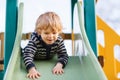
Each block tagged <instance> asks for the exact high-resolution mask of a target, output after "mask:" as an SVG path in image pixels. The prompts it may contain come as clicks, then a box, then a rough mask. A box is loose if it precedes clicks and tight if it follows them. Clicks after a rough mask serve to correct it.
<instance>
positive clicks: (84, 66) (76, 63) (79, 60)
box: [4, 3, 107, 80]
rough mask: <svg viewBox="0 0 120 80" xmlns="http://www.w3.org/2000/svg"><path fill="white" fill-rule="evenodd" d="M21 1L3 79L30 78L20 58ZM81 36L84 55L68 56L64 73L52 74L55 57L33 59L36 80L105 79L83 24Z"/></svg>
mask: <svg viewBox="0 0 120 80" xmlns="http://www.w3.org/2000/svg"><path fill="white" fill-rule="evenodd" d="M22 13H23V3H21V4H20V7H19V17H20V18H19V17H18V28H17V30H18V31H17V35H16V40H15V44H14V48H13V52H12V55H11V58H10V61H9V64H8V67H7V70H6V73H5V76H4V80H30V79H28V78H27V77H26V74H27V72H26V70H25V67H24V64H23V61H22V59H21V55H20V54H21V51H20V42H21V37H22V17H23V15H22ZM81 29H82V31H81V32H82V38H83V40H85V41H84V45H85V51H87V55H86V56H70V58H69V61H68V64H67V66H66V67H65V69H64V71H65V72H64V74H62V75H53V74H52V68H53V67H54V65H55V63H56V58H54V59H52V60H49V61H47V60H46V61H35V65H36V67H37V70H38V71H39V72H40V73H41V77H40V79H37V80H107V78H106V76H105V74H104V72H103V70H102V68H101V66H100V64H99V63H98V61H97V59H96V57H95V56H94V53H93V51H92V49H91V47H90V46H89V42H88V40H87V36H86V33H85V30H84V28H83V26H81Z"/></svg>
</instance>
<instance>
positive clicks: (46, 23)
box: [35, 12, 63, 33]
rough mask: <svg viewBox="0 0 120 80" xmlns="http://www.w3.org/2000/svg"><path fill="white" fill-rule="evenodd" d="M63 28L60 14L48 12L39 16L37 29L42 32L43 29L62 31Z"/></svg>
mask: <svg viewBox="0 0 120 80" xmlns="http://www.w3.org/2000/svg"><path fill="white" fill-rule="evenodd" d="M62 28H63V27H62V24H61V20H60V18H59V16H58V15H57V14H56V13H54V12H46V13H44V14H42V15H40V16H39V17H38V19H37V21H36V27H35V31H36V32H38V33H40V32H41V30H43V29H44V30H47V29H51V31H57V32H59V33H61V32H62Z"/></svg>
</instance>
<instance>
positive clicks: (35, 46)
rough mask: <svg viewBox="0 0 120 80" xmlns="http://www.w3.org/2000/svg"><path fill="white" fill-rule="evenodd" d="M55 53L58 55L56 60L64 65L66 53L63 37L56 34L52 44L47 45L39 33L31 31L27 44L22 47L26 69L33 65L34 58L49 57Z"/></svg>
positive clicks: (66, 57) (66, 60) (66, 59)
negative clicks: (56, 37)
mask: <svg viewBox="0 0 120 80" xmlns="http://www.w3.org/2000/svg"><path fill="white" fill-rule="evenodd" d="M55 54H57V56H58V62H60V63H62V64H63V67H65V65H66V64H67V62H68V54H67V51H66V48H65V45H64V42H63V39H62V38H61V37H60V36H58V39H57V40H56V41H55V42H54V43H53V44H51V45H47V44H46V43H44V42H43V40H42V38H41V36H40V35H38V34H37V33H36V32H33V33H32V34H31V38H30V40H29V42H28V44H27V46H26V47H25V48H24V49H23V60H24V63H25V66H26V69H27V70H29V69H30V68H31V67H35V65H34V63H33V60H34V59H40V60H41V59H51V58H52V57H53V56H54V55H55Z"/></svg>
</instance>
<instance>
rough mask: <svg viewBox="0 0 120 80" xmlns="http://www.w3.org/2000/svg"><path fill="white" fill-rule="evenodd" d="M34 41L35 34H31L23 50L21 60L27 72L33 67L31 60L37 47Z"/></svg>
mask: <svg viewBox="0 0 120 80" xmlns="http://www.w3.org/2000/svg"><path fill="white" fill-rule="evenodd" d="M36 41H37V37H36V35H35V33H32V34H31V38H30V40H29V42H28V44H27V46H26V47H25V48H24V49H23V60H24V64H25V66H26V69H27V70H29V69H30V68H32V67H35V65H34V63H33V58H34V55H35V52H36V51H37V46H36V43H35V42H36Z"/></svg>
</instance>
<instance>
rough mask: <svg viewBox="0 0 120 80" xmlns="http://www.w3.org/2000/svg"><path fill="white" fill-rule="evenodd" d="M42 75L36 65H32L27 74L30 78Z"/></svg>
mask: <svg viewBox="0 0 120 80" xmlns="http://www.w3.org/2000/svg"><path fill="white" fill-rule="evenodd" d="M40 76H41V75H40V73H39V72H38V71H37V70H36V69H35V67H32V68H31V69H30V70H29V73H28V74H27V77H28V78H30V79H38V78H39V77H40Z"/></svg>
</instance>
